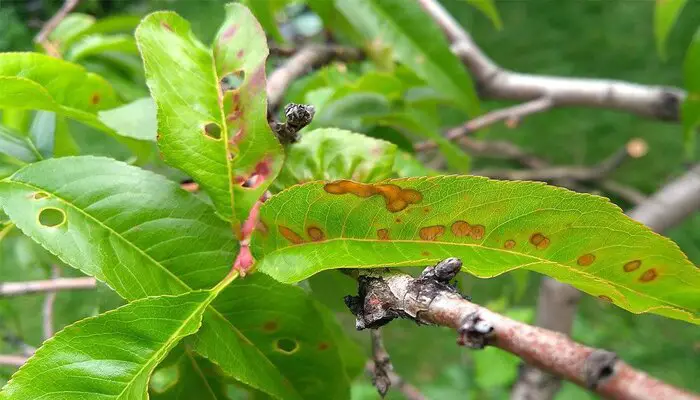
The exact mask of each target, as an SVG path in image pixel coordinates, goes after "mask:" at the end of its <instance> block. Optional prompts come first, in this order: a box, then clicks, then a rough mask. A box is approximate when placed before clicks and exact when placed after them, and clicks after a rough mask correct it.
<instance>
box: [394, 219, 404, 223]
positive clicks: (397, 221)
mask: <svg viewBox="0 0 700 400" xmlns="http://www.w3.org/2000/svg"><path fill="white" fill-rule="evenodd" d="M394 222H396V223H397V224H400V223H401V222H403V220H402V219H401V218H396V219H395V220H394Z"/></svg>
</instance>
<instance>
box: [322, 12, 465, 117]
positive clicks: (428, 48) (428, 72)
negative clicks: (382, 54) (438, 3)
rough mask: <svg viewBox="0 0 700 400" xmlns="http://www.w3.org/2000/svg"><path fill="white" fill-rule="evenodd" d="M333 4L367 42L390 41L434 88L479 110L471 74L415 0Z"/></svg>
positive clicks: (406, 61) (410, 65) (395, 50)
mask: <svg viewBox="0 0 700 400" xmlns="http://www.w3.org/2000/svg"><path fill="white" fill-rule="evenodd" d="M335 4H336V7H338V9H339V10H340V11H341V12H342V13H343V14H344V15H345V17H347V19H348V20H349V21H350V23H351V24H353V26H354V27H355V29H356V30H357V31H359V32H361V33H362V34H363V36H364V38H365V40H366V42H367V43H369V42H373V45H374V46H376V45H377V43H380V44H388V45H390V46H391V47H392V49H393V50H394V53H395V55H396V57H397V58H398V59H399V61H401V62H402V63H403V64H404V65H405V66H406V67H408V68H410V69H411V70H413V71H414V72H415V73H416V75H418V76H419V77H421V78H422V79H424V80H425V81H426V82H427V83H428V84H430V85H431V86H432V87H433V88H435V90H437V91H439V92H441V93H444V94H445V95H447V96H449V97H450V98H451V99H452V101H453V102H454V104H456V105H458V106H459V107H460V108H461V109H463V110H464V111H466V112H467V113H469V114H470V115H471V116H475V115H477V114H478V113H479V101H478V98H477V96H476V92H475V91H474V87H473V84H472V81H471V78H470V77H469V75H468V74H467V72H466V71H465V69H464V66H462V64H461V63H460V62H459V60H458V59H457V57H456V56H455V55H454V54H452V52H451V51H450V47H449V45H448V43H447V40H446V39H445V36H444V35H443V34H442V32H441V31H440V28H438V27H437V25H436V24H435V22H433V20H431V19H430V17H428V16H427V15H426V14H425V12H423V10H422V9H421V8H420V5H418V3H417V2H413V1H405V0H354V1H345V0H339V1H336V2H335ZM418 27H420V28H418Z"/></svg>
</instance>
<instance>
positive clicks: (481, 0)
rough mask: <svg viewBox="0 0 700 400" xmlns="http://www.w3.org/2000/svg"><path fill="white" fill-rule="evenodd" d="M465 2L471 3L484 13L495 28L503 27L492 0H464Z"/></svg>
mask: <svg viewBox="0 0 700 400" xmlns="http://www.w3.org/2000/svg"><path fill="white" fill-rule="evenodd" d="M465 1H466V2H467V3H469V4H471V5H472V6H474V8H476V9H478V10H479V11H481V12H482V13H484V15H486V16H487V17H488V18H489V19H490V20H491V22H492V23H493V25H494V26H495V27H496V29H498V30H501V29H503V22H502V21H501V17H500V16H499V15H498V9H497V8H496V4H495V3H494V0H465Z"/></svg>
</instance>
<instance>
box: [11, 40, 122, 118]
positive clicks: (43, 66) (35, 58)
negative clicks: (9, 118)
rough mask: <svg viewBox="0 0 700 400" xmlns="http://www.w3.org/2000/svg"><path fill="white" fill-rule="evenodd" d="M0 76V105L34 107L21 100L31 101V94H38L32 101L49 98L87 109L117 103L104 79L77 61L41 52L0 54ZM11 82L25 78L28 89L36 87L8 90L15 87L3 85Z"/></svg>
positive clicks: (100, 107)
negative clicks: (24, 91) (73, 62)
mask: <svg viewBox="0 0 700 400" xmlns="http://www.w3.org/2000/svg"><path fill="white" fill-rule="evenodd" d="M0 77H3V79H2V80H0V107H2V108H4V107H12V108H34V107H32V106H25V105H24V103H31V102H30V101H28V100H29V99H27V97H31V96H39V97H40V99H37V101H36V102H35V104H40V103H41V102H50V103H55V104H56V105H59V106H62V107H65V108H70V109H75V110H80V111H86V112H90V113H94V112H97V111H98V110H104V109H106V108H112V107H114V106H116V105H117V99H116V97H115V96H114V91H113V90H112V87H111V86H110V85H109V83H107V81H105V80H104V79H102V78H100V77H99V76H98V75H95V74H92V73H89V72H87V71H85V69H84V68H82V67H81V66H79V65H76V64H72V63H69V62H67V61H63V60H60V59H57V58H54V57H49V56H46V55H43V54H38V53H3V54H0ZM8 78H11V79H8ZM13 82H14V85H18V84H19V83H18V82H26V84H27V85H26V87H27V90H29V91H32V92H34V91H36V94H35V93H31V92H28V93H21V92H20V93H17V92H16V91H10V90H9V88H16V86H14V85H13V86H9V87H8V86H6V85H12V84H13ZM32 84H33V85H32ZM49 99H50V100H51V101H49ZM40 109H45V108H40ZM47 111H55V110H53V109H48V110H47Z"/></svg>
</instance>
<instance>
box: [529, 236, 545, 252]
mask: <svg viewBox="0 0 700 400" xmlns="http://www.w3.org/2000/svg"><path fill="white" fill-rule="evenodd" d="M530 243H532V244H533V245H534V246H535V247H536V248H538V249H540V250H543V249H546V248H547V247H549V238H548V237H546V236H544V235H543V234H541V233H539V232H538V233H535V234H533V235H532V236H530Z"/></svg>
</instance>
